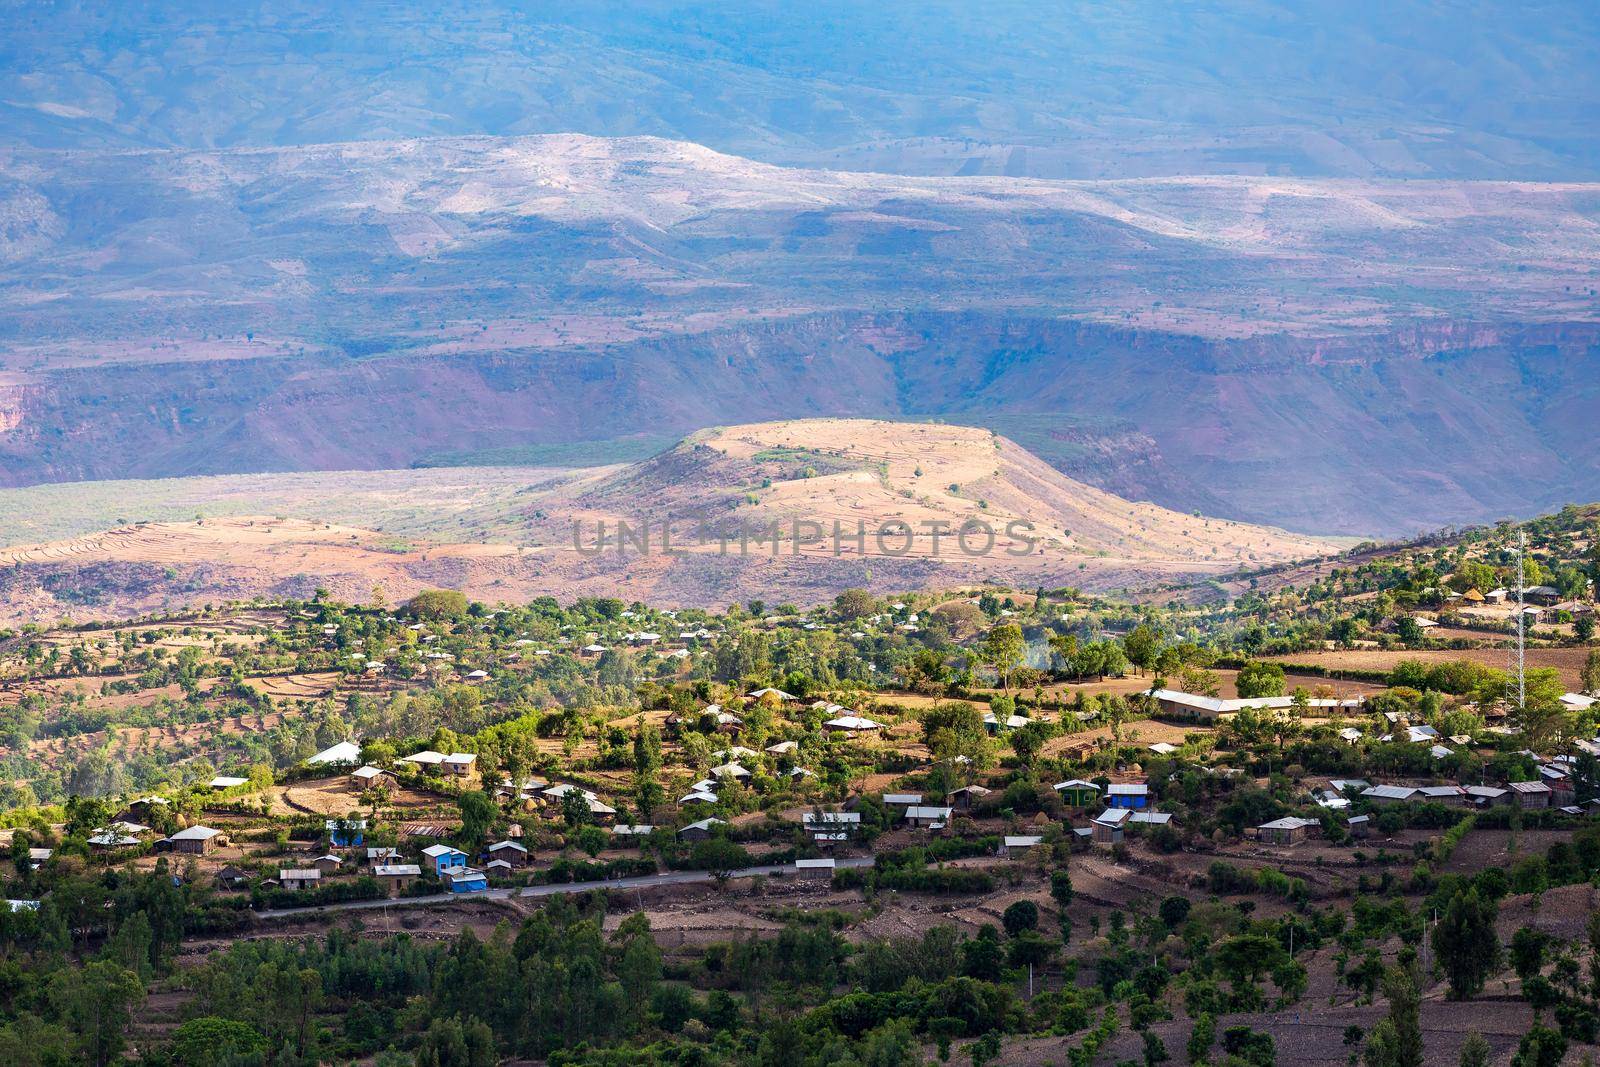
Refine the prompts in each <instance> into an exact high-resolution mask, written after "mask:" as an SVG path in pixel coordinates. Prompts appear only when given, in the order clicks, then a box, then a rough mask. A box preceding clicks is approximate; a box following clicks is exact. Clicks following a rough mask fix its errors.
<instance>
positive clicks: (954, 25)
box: [0, 2, 1600, 534]
mask: <svg viewBox="0 0 1600 1067" xmlns="http://www.w3.org/2000/svg"><path fill="white" fill-rule="evenodd" d="M567 8H572V10H567ZM1040 11H1041V9H1040V8H1039V7H1038V6H1037V5H1032V4H1028V5H1023V4H1016V5H1005V4H1000V5H982V6H978V5H965V4H948V5H942V4H916V5H912V4H898V3H891V4H883V5H856V4H850V5H835V6H828V5H824V6H821V7H818V6H816V5H807V6H805V7H803V8H802V7H800V6H797V5H778V4H773V5H760V4H757V5H748V4H740V5H734V4H726V5H721V4H705V3H700V4H693V5H687V4H638V3H632V4H625V5H623V4H615V5H613V4H597V5H566V6H564V7H562V8H559V9H557V8H555V7H553V6H551V5H531V4H529V5H507V4H473V5H461V6H448V5H447V6H439V5H429V6H428V7H427V9H426V13H423V12H422V9H421V7H420V6H418V5H390V4H384V5H376V4H359V3H358V4H347V5H321V6H315V7H314V6H311V5H302V4H290V3H271V4H266V3H262V4H246V5H228V6H227V7H226V8H225V9H221V8H214V6H213V5H194V4H174V3H165V4H150V5H139V6H137V7H134V6H128V5H118V6H114V7H102V6H91V5H75V4H28V3H23V4H18V5H12V6H11V7H8V8H7V9H6V11H5V12H4V13H0V31H4V32H0V145H3V146H5V147H0V485H12V486H16V485H27V484H33V483H38V482H49V481H61V480H79V479H106V478H126V477H164V476H173V475H184V474H198V473H234V472H249V471H288V470H308V469H310V470H315V469H339V468H382V467H396V466H406V465H411V464H419V463H421V464H432V463H441V462H443V463H466V462H483V461H486V460H487V461H494V462H511V461H522V462H536V463H537V462H546V461H548V460H550V459H551V457H552V455H553V454H554V453H556V452H559V453H560V454H561V457H562V461H563V462H577V463H583V462H600V461H607V460H611V459H619V458H634V457H637V456H638V455H640V454H642V453H643V452H646V451H648V450H649V449H651V448H653V447H657V446H659V445H661V444H664V443H666V442H668V441H670V440H672V439H675V438H676V437H677V436H679V435H681V434H683V433H687V432H691V431H694V430H697V429H700V428H702V427H705V426H710V425H717V424H730V423H740V422H747V421H750V420H755V419H776V418H787V417H796V416H819V415H850V416H869V417H880V418H881V417H890V418H894V417H913V418H927V417H939V418H944V419H948V420H950V421H959V422H966V423H976V424H981V425H986V426H989V427H992V428H995V429H997V430H999V431H1001V432H1003V433H1005V434H1006V435H1008V436H1010V437H1011V438H1013V439H1015V440H1017V441H1019V442H1021V443H1022V444H1024V445H1025V446H1027V447H1028V448H1030V449H1032V450H1033V451H1034V452H1036V453H1037V454H1039V455H1041V456H1042V457H1044V458H1045V459H1046V460H1048V461H1050V462H1051V463H1053V464H1055V465H1056V466H1057V467H1059V468H1060V469H1061V470H1063V471H1065V472H1066V473H1067V474H1069V475H1071V476H1072V477H1074V478H1077V479H1080V480H1083V481H1086V482H1089V483H1091V484H1093V485H1095V486H1098V487H1101V488H1104V489H1108V490H1111V491H1113V492H1116V493H1119V494H1122V495H1125V496H1129V497H1132V498H1135V499H1150V500H1154V501H1156V502H1157V503H1159V504H1162V505H1164V506H1168V507H1173V508H1177V509H1180V510H1184V511H1195V510H1199V511H1205V512H1206V513H1208V514H1216V515H1222V516H1226V517H1230V518H1238V519H1243V520H1248V521H1252V522H1261V523H1269V524H1276V525H1282V526H1287V527H1289V528H1292V529H1296V530H1302V531H1313V532H1328V533H1360V534H1368V533H1397V532H1404V531H1410V530H1414V529H1417V528H1420V527H1426V526H1433V525H1438V524H1442V523H1449V522H1463V521H1481V520H1485V519H1492V518H1496V517H1500V516H1501V515H1504V514H1507V513H1512V512H1527V511H1534V510H1539V509H1542V508H1546V507H1550V506H1553V505H1558V504H1560V503H1563V502H1565V501H1567V500H1570V499H1592V498H1596V497H1600V443H1597V437H1596V435H1595V434H1594V432H1593V412H1594V411H1595V410H1596V409H1597V408H1600V325H1597V313H1600V294H1597V288H1600V185H1596V184H1591V183H1590V182H1589V179H1592V178H1595V177H1597V176H1600V166H1597V163H1600V148H1597V147H1596V146H1597V145H1600V139H1597V138H1596V136H1595V135H1596V134H1597V133H1600V130H1597V129H1596V126H1597V125H1600V119H1597V115H1600V108H1595V107H1594V106H1592V105H1593V104H1594V103H1595V101H1596V100H1597V99H1600V92H1597V81H1600V73H1597V71H1600V64H1597V63H1596V62H1594V60H1595V59H1596V58H1597V57H1596V56H1594V55H1593V54H1592V53H1593V51H1594V49H1593V42H1594V41H1595V40H1596V39H1600V34H1596V33H1595V32H1594V31H1595V30H1596V29H1597V28H1600V26H1597V25H1596V23H1597V22H1600V13H1597V12H1596V11H1595V10H1594V9H1592V8H1591V7H1589V6H1587V5H1579V4H1552V5H1542V6H1540V5H1534V6H1517V7H1516V8H1514V9H1513V8H1512V7H1511V6H1510V5H1499V4H1437V5H1426V6H1416V5H1413V6H1408V7H1405V8H1378V7H1376V6H1371V5H1360V4H1340V5H1320V4H1314V5H1299V4H1293V5H1291V4H1269V3H1265V2H1261V3H1233V4H1227V5H1223V4H1184V5H1161V4H1140V5H1090V4H1081V5H1078V4H1072V5H1055V6H1052V7H1051V8H1050V9H1049V10H1048V13H1047V14H1043V15H1041V13H1040ZM639 134H648V135H650V136H637V135H639ZM869 170H871V171H876V172H877V173H868V172H867V171H869ZM1065 178H1070V179H1072V180H1061V179H1065Z"/></svg>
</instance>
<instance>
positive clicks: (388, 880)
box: [372, 863, 422, 897]
mask: <svg viewBox="0 0 1600 1067" xmlns="http://www.w3.org/2000/svg"><path fill="white" fill-rule="evenodd" d="M372 876H373V877H374V878H376V879H377V880H378V884H379V885H381V886H383V891H384V894H385V895H386V896H391V897H392V896H394V895H395V894H396V893H400V892H403V891H404V890H405V888H406V886H408V885H410V884H411V883H412V882H415V881H416V880H417V879H418V878H421V877H422V868H421V867H420V866H418V865H417V864H415V863H377V864H374V865H373V867H372Z"/></svg>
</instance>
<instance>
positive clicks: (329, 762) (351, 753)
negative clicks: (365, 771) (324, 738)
mask: <svg viewBox="0 0 1600 1067" xmlns="http://www.w3.org/2000/svg"><path fill="white" fill-rule="evenodd" d="M360 762H361V746H360V745H358V744H356V743H355V742H354V741H340V742H339V743H338V744H337V745H334V746H333V747H332V748H325V749H323V750H322V751H321V752H318V753H317V754H316V755H315V756H312V757H310V758H309V759H307V760H306V766H308V767H331V766H335V765H337V764H341V763H360Z"/></svg>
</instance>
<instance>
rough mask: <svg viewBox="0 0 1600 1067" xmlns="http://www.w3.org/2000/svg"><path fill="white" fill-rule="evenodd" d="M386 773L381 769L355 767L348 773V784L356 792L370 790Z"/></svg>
mask: <svg viewBox="0 0 1600 1067" xmlns="http://www.w3.org/2000/svg"><path fill="white" fill-rule="evenodd" d="M388 773H389V772H388V771H385V770H384V769H383V768H381V767H372V766H367V767H357V768H356V769H355V770H353V771H351V772H350V784H351V785H352V786H354V787H355V788H356V789H357V790H358V791H359V790H362V789H371V788H372V787H373V786H375V785H377V784H378V782H379V781H381V780H382V779H383V777H384V776H385V775H387V774H388Z"/></svg>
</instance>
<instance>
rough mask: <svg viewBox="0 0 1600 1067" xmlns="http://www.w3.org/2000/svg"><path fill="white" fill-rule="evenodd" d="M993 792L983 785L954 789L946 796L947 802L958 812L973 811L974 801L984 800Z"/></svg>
mask: <svg viewBox="0 0 1600 1067" xmlns="http://www.w3.org/2000/svg"><path fill="white" fill-rule="evenodd" d="M990 792H992V790H990V789H987V788H985V787H984V786H981V785H964V786H962V787H961V788H960V789H952V790H950V792H949V793H948V794H947V795H946V796H945V801H946V802H947V803H948V804H949V805H950V806H951V807H952V808H954V809H955V810H957V811H971V810H972V804H973V802H974V801H977V800H982V799H983V798H984V797H986V796H988V795H989V794H990Z"/></svg>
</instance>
